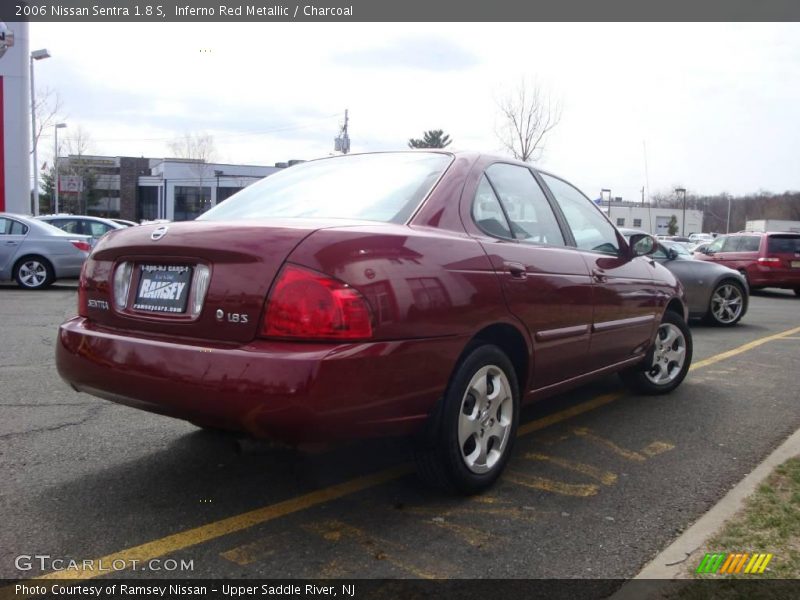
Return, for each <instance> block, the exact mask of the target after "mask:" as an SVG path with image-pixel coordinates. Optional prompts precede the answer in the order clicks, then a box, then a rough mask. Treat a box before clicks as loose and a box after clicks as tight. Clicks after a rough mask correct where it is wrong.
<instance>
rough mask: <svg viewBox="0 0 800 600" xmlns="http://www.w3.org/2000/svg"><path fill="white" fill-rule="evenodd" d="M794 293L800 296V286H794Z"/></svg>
mask: <svg viewBox="0 0 800 600" xmlns="http://www.w3.org/2000/svg"><path fill="white" fill-rule="evenodd" d="M794 295H795V296H800V288H794Z"/></svg>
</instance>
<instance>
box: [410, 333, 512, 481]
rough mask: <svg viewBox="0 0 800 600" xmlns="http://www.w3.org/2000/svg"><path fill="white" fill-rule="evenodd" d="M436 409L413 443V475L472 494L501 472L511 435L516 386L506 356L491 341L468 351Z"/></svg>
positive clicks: (509, 445)
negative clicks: (420, 437) (422, 436)
mask: <svg viewBox="0 0 800 600" xmlns="http://www.w3.org/2000/svg"><path fill="white" fill-rule="evenodd" d="M440 409H441V410H440V411H439V412H437V413H435V414H434V415H432V416H431V419H432V421H431V422H430V423H429V425H430V427H431V428H430V429H429V431H428V433H429V435H428V436H425V439H423V440H421V441H420V442H419V443H418V444H417V448H416V449H415V454H414V458H415V462H416V465H417V471H418V473H419V476H420V478H421V479H422V480H423V481H425V482H426V483H428V484H430V485H432V486H434V487H438V488H441V489H444V490H447V491H450V492H458V493H461V494H465V495H468V494H477V493H479V492H481V491H483V490H485V489H486V488H488V487H489V486H491V485H492V484H493V483H494V482H495V481H496V480H497V478H498V477H499V476H500V474H501V473H502V472H503V469H504V468H505V466H506V463H507V462H508V457H509V455H510V454H511V450H512V448H513V446H514V439H515V438H516V435H517V422H518V420H519V388H518V384H517V376H516V372H515V371H514V367H513V365H512V364H511V361H510V360H509V358H508V356H507V355H506V354H505V353H504V352H503V351H502V350H500V348H498V347H497V346H494V345H491V344H486V345H481V346H478V347H477V348H474V349H473V350H471V351H469V353H468V354H467V356H466V358H464V360H462V361H461V363H460V364H459V365H458V366H457V368H456V370H455V373H454V374H453V376H452V378H451V380H450V384H449V385H448V386H447V390H446V391H445V394H444V397H443V398H442V405H441V407H440Z"/></svg>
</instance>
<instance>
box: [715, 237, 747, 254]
mask: <svg viewBox="0 0 800 600" xmlns="http://www.w3.org/2000/svg"><path fill="white" fill-rule="evenodd" d="M741 243H742V236H740V235H732V236H730V237H726V238H725V240H724V241H723V243H722V250H720V252H737V251H738V250H739V246H740V244H741Z"/></svg>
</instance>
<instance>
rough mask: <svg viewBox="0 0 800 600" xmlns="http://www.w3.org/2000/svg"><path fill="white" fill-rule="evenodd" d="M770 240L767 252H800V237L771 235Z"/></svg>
mask: <svg viewBox="0 0 800 600" xmlns="http://www.w3.org/2000/svg"><path fill="white" fill-rule="evenodd" d="M768 239H769V242H768V243H767V252H773V253H781V252H785V253H787V254H788V253H798V252H800V235H771V236H769V238H768Z"/></svg>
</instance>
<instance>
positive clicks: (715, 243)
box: [706, 236, 729, 252]
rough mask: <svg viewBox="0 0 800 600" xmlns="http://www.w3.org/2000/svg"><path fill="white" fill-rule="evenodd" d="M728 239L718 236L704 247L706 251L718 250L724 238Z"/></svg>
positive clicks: (720, 248)
mask: <svg viewBox="0 0 800 600" xmlns="http://www.w3.org/2000/svg"><path fill="white" fill-rule="evenodd" d="M727 239H729V238H728V237H727V236H726V237H718V238H717V239H715V240H714V241H713V242H711V243H710V244H709V245H708V247H707V248H706V252H719V251H720V250H722V245H723V244H724V243H725V240H727Z"/></svg>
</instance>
